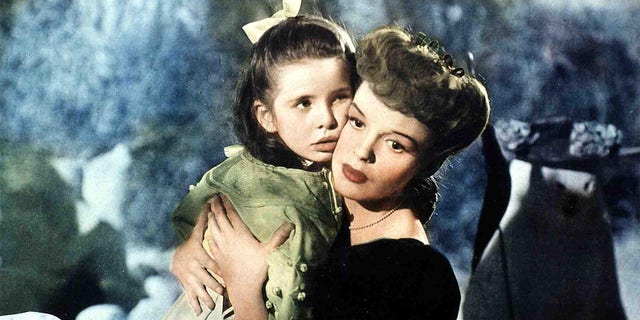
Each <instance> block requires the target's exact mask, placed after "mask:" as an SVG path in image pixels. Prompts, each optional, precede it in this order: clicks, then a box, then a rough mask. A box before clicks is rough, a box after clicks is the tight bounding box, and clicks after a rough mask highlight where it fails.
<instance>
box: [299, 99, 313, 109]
mask: <svg viewBox="0 0 640 320" xmlns="http://www.w3.org/2000/svg"><path fill="white" fill-rule="evenodd" d="M309 107H311V100H301V101H298V103H297V104H296V108H303V109H304V108H309Z"/></svg>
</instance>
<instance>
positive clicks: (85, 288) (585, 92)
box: [0, 0, 640, 319]
mask: <svg viewBox="0 0 640 320" xmlns="http://www.w3.org/2000/svg"><path fill="white" fill-rule="evenodd" d="M304 2H305V3H304V4H303V10H302V11H303V12H306V13H312V12H318V11H319V12H322V13H323V14H324V15H325V16H331V17H333V18H334V19H335V20H338V21H341V22H343V23H344V24H345V25H346V27H347V28H348V29H350V30H351V31H352V32H353V34H354V36H355V37H356V38H358V37H360V36H362V35H364V34H365V33H366V32H367V31H368V30H371V29H372V28H373V27H375V26H378V25H380V24H388V23H397V24H401V25H405V26H412V27H413V29H415V30H418V31H424V32H426V33H427V34H429V35H430V36H431V37H434V38H437V39H439V40H440V42H441V44H442V45H443V46H444V47H446V49H447V51H448V52H450V53H452V54H453V55H454V57H455V58H456V59H457V60H458V61H464V57H465V53H466V52H467V51H471V52H473V53H474V56H475V60H476V69H477V72H478V73H479V74H480V75H481V76H482V78H483V79H484V82H485V83H486V84H487V87H488V88H489V92H490V96H491V103H492V107H493V115H492V117H493V119H494V120H497V119H506V118H515V119H520V120H525V121H531V120H534V119H538V118H541V117H546V116H556V115H563V116H568V117H570V118H572V119H575V120H597V121H601V122H607V123H612V124H614V125H615V126H617V127H618V128H620V129H621V130H622V131H623V133H624V135H625V137H624V140H623V144H625V145H628V146H640V98H639V91H640V45H639V43H638V41H637V40H638V39H640V22H639V20H638V19H637V16H638V15H639V14H640V4H639V3H638V2H637V1H633V0H628V1H622V0H621V1H598V0H590V1H572V0H565V1H551V0H536V1H502V0H484V1H470V0H456V1H444V0H434V1H419V0H407V1H401V2H397V1H385V0H375V1H364V0H362V1H360V0H358V1H350V0H349V1H347V0H338V1H320V0H317V1H310V0H309V1H304ZM280 5H281V4H280V1H274V0H270V1H267V0H264V1H257V0H253V1H248V0H239V1H231V0H184V1H183V0H172V1H158V0H129V1H116V0H76V1H72V0H5V1H3V2H2V3H1V4H0V19H1V20H0V150H2V155H1V156H0V201H1V202H0V240H1V242H0V292H2V293H0V314H9V313H17V312H22V311H26V310H40V311H46V312H50V313H55V314H59V315H63V316H62V317H75V315H76V314H77V313H78V312H80V311H81V310H84V309H86V308H87V307H88V306H90V305H102V306H101V307H99V308H101V309H98V308H93V310H92V309H89V310H85V312H84V315H85V316H87V315H88V314H90V312H98V313H100V314H102V315H103V317H104V318H108V319H121V318H127V317H128V318H129V319H138V318H140V319H153V318H157V317H158V316H159V315H160V314H162V312H163V311H164V310H165V309H166V307H167V306H168V304H169V303H170V301H171V300H172V299H174V298H175V295H176V294H177V292H178V291H179V288H178V286H177V285H176V283H175V281H174V280H173V279H172V278H171V276H170V275H169V274H168V271H167V270H168V265H169V259H170V256H171V253H172V250H173V248H174V247H175V245H176V241H177V238H176V236H175V234H174V231H173V230H172V228H171V226H170V223H169V214H170V212H171V210H172V209H173V207H174V206H175V204H176V203H177V201H178V200H179V199H180V197H181V196H183V195H184V194H185V193H186V191H187V186H188V185H189V184H192V183H194V182H195V181H197V179H198V178H199V177H200V175H201V174H202V172H204V171H205V170H206V169H207V168H209V167H210V166H211V165H212V164H215V163H216V162H218V161H219V160H220V159H221V158H222V152H221V148H222V147H223V146H225V145H228V144H231V143H233V142H234V137H233V135H232V134H231V132H230V125H229V118H228V117H229V115H228V106H229V104H230V102H231V97H232V92H233V87H234V84H235V81H236V76H237V75H238V73H239V71H240V68H241V63H242V61H243V59H244V57H245V56H246V55H247V53H248V51H249V48H250V44H249V42H248V40H247V39H246V38H245V36H244V34H242V32H241V31H240V28H241V26H242V25H243V24H245V23H248V22H251V21H253V20H256V19H258V18H264V17H267V16H269V15H270V14H271V13H273V12H275V11H276V10H279V9H280ZM479 150H480V148H479V146H478V145H473V146H472V147H471V148H470V149H469V150H467V151H465V152H464V153H463V154H461V155H460V156H459V157H458V158H457V159H456V160H454V161H453V162H452V163H451V164H450V165H449V167H448V168H446V170H445V172H444V173H445V175H444V176H445V178H443V180H442V182H441V184H442V192H441V193H442V197H441V202H440V205H439V207H438V209H437V212H436V216H435V218H434V219H433V221H432V223H431V225H430V227H429V228H430V236H431V238H432V241H433V243H434V245H435V246H436V247H437V248H438V249H439V250H441V251H443V252H444V253H445V254H446V255H447V256H448V257H449V258H450V259H451V261H452V263H453V264H454V268H455V269H456V273H457V275H458V278H459V282H460V285H461V287H462V288H463V289H464V287H465V286H466V281H467V276H468V273H469V269H470V261H471V254H472V243H473V238H474V235H475V228H476V223H477V219H478V213H479V211H480V207H481V199H482V191H483V188H484V180H485V179H484V177H483V176H482V173H483V171H482V170H483V167H482V165H483V162H482V157H481V155H480V153H479ZM639 177H640V168H639V164H638V162H637V158H636V160H635V161H634V160H627V161H620V162H618V163H617V164H616V165H613V166H609V167H607V168H605V170H604V176H603V183H604V185H605V187H606V190H605V191H607V192H605V200H606V203H607V208H608V210H609V214H608V218H609V219H610V221H611V222H612V227H613V231H614V236H615V239H616V250H617V251H616V254H617V256H618V258H617V261H618V268H619V275H620V278H621V291H622V294H623V299H624V300H625V307H626V308H627V314H628V315H629V316H630V318H633V317H634V316H633V315H638V314H640V306H639V305H638V302H637V299H636V300H634V298H633V297H636V298H637V296H638V295H640V281H639V280H638V279H640V276H639V275H638V271H637V270H640V257H639V256H638V254H637V253H638V252H640V250H639V248H640V231H639V230H640V226H639V225H640V222H639V219H640V218H639V207H640V204H639V202H640V196H639V195H640V193H639V190H638V189H639V182H638V181H639ZM105 304H111V305H110V306H109V305H105ZM96 310H99V311H96ZM109 317H110V318H109Z"/></svg>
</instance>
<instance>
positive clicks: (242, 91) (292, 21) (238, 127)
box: [233, 15, 358, 168]
mask: <svg viewBox="0 0 640 320" xmlns="http://www.w3.org/2000/svg"><path fill="white" fill-rule="evenodd" d="M323 58H339V59H341V60H342V61H344V63H345V66H346V68H348V70H347V71H348V73H349V75H350V77H351V79H350V80H351V84H352V87H353V88H355V86H356V85H357V81H358V77H357V74H356V72H355V46H354V44H353V41H352V40H351V38H350V36H349V35H348V33H347V32H346V31H345V30H344V29H343V28H342V27H340V26H339V25H337V24H336V23H334V22H332V21H329V20H327V19H324V18H321V17H317V16H305V15H300V16H296V17H291V18H287V19H286V20H284V21H282V22H280V23H279V24H277V25H275V26H273V27H271V28H270V29H268V30H267V31H266V32H265V33H264V34H263V35H262V37H260V40H258V42H257V43H256V44H254V46H253V48H252V52H251V56H250V58H249V61H248V63H247V65H246V67H245V69H244V70H243V73H242V75H241V78H240V81H239V82H238V86H237V89H236V99H235V101H234V105H233V119H234V129H235V132H236V135H237V137H238V139H239V140H240V142H241V143H242V144H243V145H244V146H245V148H247V150H248V151H249V153H251V155H253V156H254V157H255V158H257V159H259V160H261V161H263V162H265V163H268V164H271V165H275V166H284V167H289V168H301V167H302V163H301V161H300V160H301V159H300V158H299V157H298V156H297V155H296V154H295V153H294V152H293V151H291V149H289V148H288V147H287V146H286V145H285V144H284V143H283V142H282V140H281V139H280V137H279V136H278V135H277V134H274V133H268V132H266V131H265V130H264V129H263V128H262V126H260V124H259V123H258V120H257V119H256V117H255V112H254V107H253V105H254V102H255V101H261V102H262V103H263V104H265V105H267V107H269V108H271V107H272V103H273V100H274V94H275V93H276V91H277V89H278V88H276V83H277V76H278V73H277V70H278V66H282V65H284V64H287V63H294V62H296V61H300V60H303V59H323Z"/></svg>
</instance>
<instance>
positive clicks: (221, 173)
mask: <svg viewBox="0 0 640 320" xmlns="http://www.w3.org/2000/svg"><path fill="white" fill-rule="evenodd" d="M226 151H227V150H225V152H226ZM330 175H331V172H330V171H329V170H327V169H322V170H321V171H318V172H311V171H305V170H299V169H289V168H284V167H277V166H272V165H269V164H265V163H263V162H261V161H259V160H257V159H255V158H253V157H252V156H251V155H250V154H249V153H248V152H247V151H246V150H244V149H239V150H238V149H236V150H235V153H234V154H232V155H230V157H229V158H227V159H226V160H225V161H223V162H222V163H221V164H220V165H218V166H216V167H214V168H213V169H211V170H209V171H208V172H207V173H205V174H204V176H203V177H202V179H201V180H200V182H199V183H198V184H197V185H196V186H195V187H192V188H191V190H190V191H189V193H188V194H187V195H186V196H185V197H184V198H183V199H182V201H181V202H180V204H179V205H178V207H177V209H176V210H175V211H174V213H173V216H172V220H173V222H174V224H175V226H176V228H177V229H178V233H179V234H180V236H181V237H182V238H183V239H186V238H188V237H189V235H190V234H191V231H192V230H193V226H194V225H195V223H196V221H197V219H198V216H199V215H200V213H201V211H202V208H203V206H204V204H205V202H206V201H207V200H209V199H210V198H211V197H212V196H213V195H215V194H218V193H222V194H224V195H226V196H227V197H228V199H229V201H230V202H231V203H232V204H233V206H234V207H235V208H236V210H237V211H238V213H239V215H240V217H241V218H242V220H243V221H244V222H245V223H246V224H247V226H248V227H249V229H251V231H252V232H253V234H254V235H255V236H256V238H258V239H259V240H260V241H266V240H268V239H269V237H270V236H271V235H272V234H273V232H274V231H275V230H276V229H277V228H278V227H280V226H281V225H282V224H283V223H285V222H290V223H293V224H294V225H295V230H294V231H293V232H292V235H291V236H290V237H289V239H288V240H287V241H286V242H285V243H284V244H283V245H282V246H280V247H279V248H278V249H277V250H276V251H274V252H273V253H271V254H270V255H269V256H268V258H267V263H268V266H269V269H268V272H267V277H268V278H267V282H266V284H265V288H264V294H265V305H266V307H267V309H268V310H269V315H270V317H269V318H270V319H300V318H302V319H309V318H312V313H313V311H312V310H311V305H310V303H309V300H310V299H309V298H310V297H309V294H313V293H312V292H313V286H314V283H313V279H314V273H315V271H316V270H317V267H318V266H319V265H320V264H322V263H324V262H325V260H326V257H327V252H328V250H329V248H330V246H331V245H332V243H333V240H334V239H335V237H336V235H337V233H338V228H339V225H340V219H341V211H342V207H341V200H340V199H338V197H337V195H336V194H335V192H334V191H333V187H332V185H331V177H330ZM214 300H215V301H218V302H219V301H220V300H221V299H220V297H215V293H214ZM217 305H218V307H217V308H215V309H214V310H213V311H206V312H204V313H203V315H201V316H200V317H198V318H197V319H222V318H224V317H223V316H222V313H223V312H226V311H225V310H223V309H224V308H221V307H220V306H219V305H220V303H217ZM203 309H204V310H207V308H206V307H205V308H203ZM185 312H186V314H185ZM164 318H165V319H185V318H194V319H195V316H194V313H193V311H192V310H191V307H190V306H189V303H188V300H187V299H186V298H185V297H184V294H183V295H182V296H181V297H180V298H179V299H178V301H177V302H176V303H175V304H174V305H173V306H172V308H171V309H170V310H169V312H168V313H167V314H165V317H164Z"/></svg>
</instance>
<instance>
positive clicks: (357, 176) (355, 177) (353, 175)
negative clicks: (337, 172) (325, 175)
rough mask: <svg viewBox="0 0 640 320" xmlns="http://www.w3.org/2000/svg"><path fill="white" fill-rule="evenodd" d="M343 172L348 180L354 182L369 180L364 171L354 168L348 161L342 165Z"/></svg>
mask: <svg viewBox="0 0 640 320" xmlns="http://www.w3.org/2000/svg"><path fill="white" fill-rule="evenodd" d="M342 174H344V176H345V178H347V180H349V181H351V182H353V183H364V182H365V181H367V176H366V175H365V174H364V173H362V172H361V171H358V170H356V169H354V168H353V167H352V166H350V165H348V164H346V163H345V164H343V165H342Z"/></svg>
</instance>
